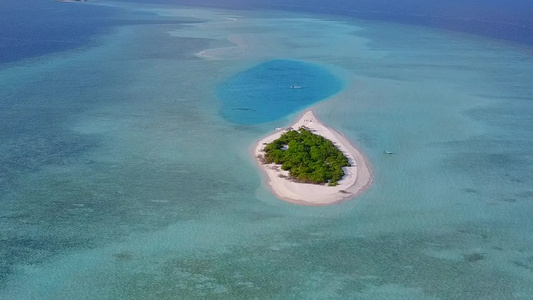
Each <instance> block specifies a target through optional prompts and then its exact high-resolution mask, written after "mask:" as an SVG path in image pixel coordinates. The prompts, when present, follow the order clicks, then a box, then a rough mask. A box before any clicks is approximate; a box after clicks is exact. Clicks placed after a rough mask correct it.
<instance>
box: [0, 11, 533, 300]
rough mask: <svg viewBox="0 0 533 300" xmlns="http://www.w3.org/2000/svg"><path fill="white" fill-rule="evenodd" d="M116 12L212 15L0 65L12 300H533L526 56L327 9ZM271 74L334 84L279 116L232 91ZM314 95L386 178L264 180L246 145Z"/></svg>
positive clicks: (1, 285) (3, 287) (4, 240)
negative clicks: (292, 195) (304, 200)
mask: <svg viewBox="0 0 533 300" xmlns="http://www.w3.org/2000/svg"><path fill="white" fill-rule="evenodd" d="M113 5H116V6H117V7H118V6H119V5H118V4H116V3H115V4H113ZM119 8H120V9H121V10H122V11H123V15H128V14H131V16H132V18H133V17H135V16H138V15H139V12H142V13H150V14H151V15H154V14H159V15H161V16H164V18H165V19H166V20H168V19H169V18H190V17H191V16H193V18H195V20H196V21H200V22H195V23H191V24H188V25H175V24H160V25H153V24H152V25H136V26H120V27H115V28H114V29H113V30H111V31H109V32H107V33H106V34H105V35H100V36H98V37H97V38H95V40H93V44H92V46H91V47H87V48H83V49H81V50H80V49H78V50H76V51H74V50H73V51H70V50H69V51H67V52H60V53H57V54H56V55H51V56H46V57H42V58H40V59H37V60H27V61H19V62H17V63H16V64H10V65H4V66H2V68H1V69H0V83H1V84H2V88H1V89H0V101H1V106H0V114H1V118H0V122H1V124H2V126H1V128H0V133H1V137H2V143H0V152H1V156H0V166H1V167H0V189H1V193H0V299H54V300H57V299H531V298H532V297H533V288H532V286H531V282H533V271H532V270H533V219H532V218H531V215H532V213H533V189H532V186H533V177H532V176H533V175H532V174H533V169H532V168H533V157H532V156H531V149H533V127H532V126H533V121H532V119H531V116H532V115H533V100H532V95H533V90H532V87H531V81H532V79H533V56H532V55H531V49H529V48H522V47H519V46H517V45H510V44H505V43H502V42H499V41H494V40H487V39H483V38H479V37H473V36H467V35H456V34H454V33H450V32H441V31H436V30H433V29H427V28H419V27H410V26H399V25H397V24H388V23H373V22H367V21H358V20H346V19H335V18H332V17H325V16H317V15H299V14H289V13H274V12H261V11H253V12H252V11H250V12H243V11H224V10H208V9H188V8H178V7H172V6H155V5H143V6H133V5H126V4H121V5H120V7H119ZM228 18H237V19H238V20H237V21H233V20H232V19H228ZM235 35H237V36H238V37H240V38H241V39H242V41H243V42H244V46H243V47H238V45H237V46H236V45H235V44H233V43H231V42H229V41H228V37H235ZM230 40H235V39H230ZM205 49H214V50H213V51H211V52H210V53H209V54H210V55H211V57H210V58H209V59H202V58H201V57H199V56H198V55H197V53H198V52H200V51H202V50H205ZM265 64H266V66H267V67H268V66H269V65H270V66H272V64H274V66H276V65H279V64H281V65H285V66H287V65H289V66H291V65H292V66H296V67H297V68H299V70H303V71H302V74H301V75H298V78H299V77H300V76H303V77H302V78H304V79H305V80H308V81H305V82H303V83H300V82H296V79H293V77H292V76H293V75H294V74H296V73H293V74H291V72H288V73H287V74H286V73H285V72H287V71H289V70H290V69H291V68H280V69H279V70H277V69H276V70H274V71H273V72H274V73H272V72H270V73H268V72H267V73H268V74H267V75H268V76H271V74H276V76H275V78H273V79H271V81H268V87H267V88H266V89H264V91H265V92H266V91H272V90H274V91H275V90H276V89H275V88H274V87H276V86H277V87H282V92H283V93H287V94H286V95H289V94H288V93H293V92H294V93H300V92H302V93H306V90H305V89H304V88H302V89H301V90H299V91H296V90H293V89H285V88H286V87H287V86H290V85H301V86H303V87H306V86H309V87H312V88H318V86H317V85H316V84H315V83H314V81H313V80H315V79H316V80H317V81H318V80H320V81H323V80H325V82H329V83H331V84H326V85H325V86H326V87H327V88H326V89H325V90H324V91H323V93H322V92H320V93H321V94H320V97H318V96H317V97H314V98H306V99H308V100H305V101H303V100H302V102H299V103H297V104H294V105H292V104H291V106H290V109H288V108H286V107H281V108H280V111H281V113H280V112H272V111H270V108H269V107H270V105H271V104H269V103H267V105H265V103H263V102H262V101H263V100H264V101H267V100H268V101H270V100H271V99H274V98H269V97H268V96H270V94H269V93H266V94H267V95H266V96H267V97H265V99H263V98H256V99H254V100H253V103H251V102H250V100H249V99H248V100H245V99H244V97H243V99H233V100H231V101H248V102H246V103H239V102H231V101H228V99H229V98H225V97H224V92H225V91H231V93H236V95H237V96H238V97H239V98H240V96H241V94H239V91H243V92H244V94H242V95H250V93H248V90H246V89H242V90H241V89H240V88H237V86H238V85H235V84H237V83H238V84H239V85H241V86H243V85H244V86H245V85H246V84H247V82H248V83H249V84H250V86H257V85H258V84H259V82H260V81H259V80H257V78H255V79H254V76H255V75H254V74H258V72H259V73H261V72H262V71H261V70H265ZM326 70H327V71H326ZM316 72H322V73H320V74H322V75H324V76H326V77H324V76H322V75H318V77H314V76H317V75H316V74H317V73H316ZM324 72H326V73H324ZM283 74H286V76H283ZM298 74H299V73H298ZM250 75H253V76H250ZM268 76H267V77H268ZM306 76H308V77H306ZM318 78H319V79H318ZM323 78H326V79H323ZM341 83H342V84H341ZM232 86H233V87H234V88H228V87H232ZM339 88H341V89H340V90H339ZM254 89H255V87H254ZM252 90H253V89H252ZM280 92H281V91H280ZM321 97H323V98H326V97H327V99H325V100H321ZM291 98H292V97H291ZM275 100H276V101H283V102H286V101H288V100H286V96H284V95H281V97H275ZM313 103H314V104H313ZM284 104H285V103H284ZM277 105H278V104H276V106H277ZM311 105H312V107H313V109H315V110H316V112H317V115H318V117H319V118H320V119H322V120H323V121H324V122H325V123H327V124H328V125H330V126H332V127H334V128H336V129H338V130H340V131H341V132H342V133H343V134H345V135H346V137H348V138H349V139H351V140H352V141H353V142H354V143H355V144H357V145H358V146H359V147H360V148H361V149H362V150H363V151H364V153H365V154H366V155H367V156H368V158H369V160H370V161H371V163H372V165H373V167H374V175H375V182H374V185H373V187H372V188H371V189H370V190H368V191H367V192H366V193H364V194H363V195H362V196H360V197H358V198H357V199H355V200H353V201H348V202H345V203H342V204H340V205H334V206H328V207H319V208H317V207H303V206H296V205H292V204H290V203H286V202H283V201H280V200H278V199H276V198H275V197H274V196H273V195H272V194H271V193H270V192H269V191H268V189H266V188H265V187H264V186H263V185H262V183H261V182H262V178H261V176H260V173H259V172H258V170H257V168H256V167H255V165H254V160H253V158H252V157H251V155H250V152H249V149H250V146H251V145H252V144H253V143H254V142H255V141H257V140H258V139H259V138H260V137H262V136H264V135H266V134H268V133H270V132H271V131H273V130H274V128H276V127H280V126H285V125H287V124H289V123H290V122H291V121H292V120H293V119H294V118H295V117H296V116H297V115H298V114H299V113H300V112H301V110H302V109H303V108H305V107H310V106H311ZM239 107H240V108H247V109H249V108H253V109H255V110H256V112H261V113H258V114H256V115H246V114H245V113H252V112H254V111H253V110H232V109H231V108H239ZM261 109H264V110H261ZM241 113H242V115H241ZM263 114H264V115H265V116H263ZM241 117H242V119H241ZM384 150H387V151H393V152H396V154H395V155H392V156H390V155H383V151H384Z"/></svg>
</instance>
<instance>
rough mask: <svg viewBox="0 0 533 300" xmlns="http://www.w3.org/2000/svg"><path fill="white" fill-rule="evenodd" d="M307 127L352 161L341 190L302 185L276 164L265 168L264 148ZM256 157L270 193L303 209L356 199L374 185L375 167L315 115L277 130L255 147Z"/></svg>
mask: <svg viewBox="0 0 533 300" xmlns="http://www.w3.org/2000/svg"><path fill="white" fill-rule="evenodd" d="M302 126H305V127H307V128H309V129H310V130H311V131H313V133H315V134H318V135H321V136H323V137H324V138H326V139H328V140H330V141H332V142H333V144H334V145H335V146H337V148H339V150H341V151H342V152H343V153H344V155H345V156H346V157H347V158H348V159H349V161H350V164H351V166H350V167H345V168H343V169H344V173H345V175H344V177H343V178H342V179H341V180H340V181H339V184H338V185H337V186H334V187H332V186H327V185H325V184H324V185H317V184H308V183H299V182H295V181H293V180H290V179H288V172H287V171H283V170H281V168H280V167H279V166H277V165H275V164H262V163H261V161H260V157H262V156H263V154H264V152H263V149H264V146H265V144H267V143H270V142H272V141H274V140H276V139H277V138H279V137H280V136H281V135H282V134H283V133H284V132H286V131H287V130H288V129H289V128H293V129H299V128H300V127H302ZM253 154H254V157H255V159H256V161H257V163H258V164H259V167H260V169H262V170H263V171H264V173H265V174H266V175H267V178H266V179H267V183H268V186H269V188H270V190H271V191H272V192H273V193H274V194H275V195H276V196H277V197H278V198H280V199H282V200H285V201H288V202H292V203H295V204H301V205H312V206H321V205H330V204H335V203H339V202H343V201H346V200H349V199H353V198H355V197H357V196H358V195H360V194H361V193H363V192H364V191H365V190H367V189H368V188H369V187H370V185H371V184H372V172H371V166H370V164H369V163H368V161H367V160H366V158H365V157H364V156H363V154H362V153H361V152H360V151H359V150H357V148H355V147H354V146H353V145H352V144H351V143H350V142H349V141H348V140H347V139H346V138H345V137H344V136H343V135H342V134H341V133H339V132H337V131H335V130H333V129H331V128H329V127H327V126H326V125H324V124H323V123H321V122H320V120H318V119H317V118H316V117H315V115H314V113H313V111H311V110H308V111H306V112H305V113H304V114H303V115H302V116H301V117H300V118H299V119H298V121H296V123H294V124H292V125H291V126H290V127H288V128H285V129H281V128H280V129H277V130H276V132H274V133H273V134H271V135H269V136H267V137H265V138H263V139H261V140H260V141H258V142H257V144H256V145H254V147H253Z"/></svg>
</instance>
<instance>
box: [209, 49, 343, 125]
mask: <svg viewBox="0 0 533 300" xmlns="http://www.w3.org/2000/svg"><path fill="white" fill-rule="evenodd" d="M341 88H342V82H341V81H340V79H338V78H336V77H335V76H334V75H333V74H331V73H329V72H328V71H327V70H325V69H324V68H321V67H320V66H317V65H313V64H311V63H305V62H300V61H294V60H285V59H276V60H271V61H267V62H264V63H262V64H259V65H257V66H255V67H253V68H250V69H249V70H246V71H244V72H242V73H239V74H237V75H235V76H234V77H232V78H230V79H229V80H227V81H226V82H224V83H222V84H221V85H220V87H219V88H218V96H219V98H220V100H221V114H222V115H223V116H224V118H226V119H227V120H229V121H231V122H233V123H237V124H258V123H265V122H270V121H274V120H278V119H281V118H283V117H286V116H287V115H289V114H292V113H294V112H297V111H299V110H301V109H303V108H305V107H308V106H309V105H312V104H314V103H315V102H317V101H320V100H324V99H326V98H328V97H330V96H332V95H334V94H335V93H337V92H339V91H340V90H341Z"/></svg>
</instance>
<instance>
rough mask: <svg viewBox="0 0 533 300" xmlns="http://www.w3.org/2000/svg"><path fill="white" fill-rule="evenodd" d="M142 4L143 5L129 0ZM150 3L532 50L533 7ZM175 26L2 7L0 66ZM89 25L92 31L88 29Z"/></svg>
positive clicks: (30, 5)
mask: <svg viewBox="0 0 533 300" xmlns="http://www.w3.org/2000/svg"><path fill="white" fill-rule="evenodd" d="M126 1H127V2H138V3H144V2H146V1H143V0H126ZM150 3H161V4H180V5H193V6H200V7H223V8H233V9H250V10H253V9H257V8H267V9H269V8H270V9H281V10H289V11H302V12H312V13H320V14H331V15H342V16H348V17H355V18H363V19H370V20H380V21H386V22H399V23H405V24H413V25H422V26H430V27H435V28H440V29H446V30H455V31H459V32H466V33H472V34H478V35H482V36H487V37H493V38H500V39H504V40H509V41H513V42H517V43H523V44H529V45H533V20H532V18H531V14H532V13H533V3H531V2H530V1H525V0H513V1H501V0H492V1H477V0H470V1H419V0H411V1H392V0H380V1H370V0H361V1H328V3H327V5H324V4H323V2H322V1H320V0H312V1H301V0H292V1H282V0H272V1H268V2H267V1H260V0H252V1H243V0H224V1H218V0H217V1H212V0H199V1H196V0H195V1H191V0H155V1H150ZM161 22H168V23H172V22H173V21H172V20H168V21H162V19H161V18H159V19H158V20H153V19H151V18H150V15H142V16H141V15H139V16H137V17H136V18H132V16H131V15H129V16H128V17H124V16H122V17H121V15H120V10H117V9H113V8H110V7H100V6H92V5H72V4H68V3H64V4H62V5H58V3H56V2H54V1H39V0H28V1H23V2H20V1H1V2H0V49H1V51H0V63H6V62H13V61H17V60H20V59H27V58H30V57H36V56H39V55H44V54H47V53H54V52H58V51H65V50H68V49H73V48H76V47H84V46H87V45H90V43H91V37H93V36H94V35H96V34H99V33H104V32H106V31H107V30H110V29H111V28H112V27H113V26H116V25H126V24H146V23H148V24H149V23H161ZM87 24H90V26H87Z"/></svg>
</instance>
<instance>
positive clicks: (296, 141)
mask: <svg viewBox="0 0 533 300" xmlns="http://www.w3.org/2000/svg"><path fill="white" fill-rule="evenodd" d="M264 150H265V156H264V160H265V163H275V164H278V165H281V168H282V169H283V170H286V171H289V176H290V177H291V178H293V179H295V180H298V181H300V182H305V183H316V184H322V183H328V185H330V186H335V185H337V184H338V181H339V180H340V179H341V178H342V177H343V176H344V171H343V170H342V167H347V166H350V163H349V161H348V158H347V157H346V156H344V154H343V153H342V152H341V151H340V150H339V149H338V148H337V147H335V145H333V143H332V142H331V141H330V140H328V139H325V138H324V137H322V136H320V135H317V134H314V133H312V132H311V131H310V130H309V129H307V128H304V127H302V128H300V129H298V130H289V131H287V132H285V133H283V134H282V135H281V137H280V138H278V139H277V140H275V141H273V142H271V143H269V144H267V145H266V146H265V149H264Z"/></svg>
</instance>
